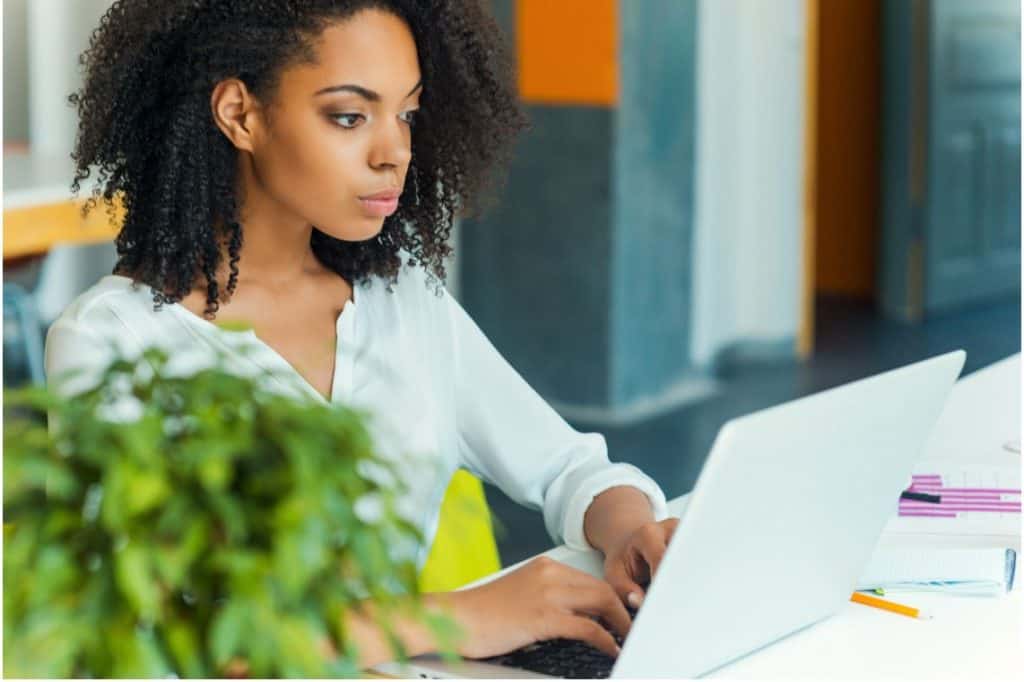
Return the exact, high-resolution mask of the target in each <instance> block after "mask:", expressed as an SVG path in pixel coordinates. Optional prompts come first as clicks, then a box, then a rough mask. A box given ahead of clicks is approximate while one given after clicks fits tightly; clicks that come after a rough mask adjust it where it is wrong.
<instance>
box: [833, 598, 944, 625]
mask: <svg viewBox="0 0 1024 682" xmlns="http://www.w3.org/2000/svg"><path fill="white" fill-rule="evenodd" d="M850 601H853V602H857V603H858V604H864V605H865V606H874V607H875V608H876V609H885V610H886V611H892V612H893V613H898V614H900V615H901V616H910V617H911V618H918V619H921V620H929V619H930V618H931V616H930V615H928V614H926V613H924V612H923V611H921V610H920V609H915V608H914V607H913V606H904V605H903V604H897V603H896V602H893V601H889V600H887V599H879V598H878V597H872V596H870V595H867V594H862V593H860V592H854V593H853V594H852V595H851V596H850Z"/></svg>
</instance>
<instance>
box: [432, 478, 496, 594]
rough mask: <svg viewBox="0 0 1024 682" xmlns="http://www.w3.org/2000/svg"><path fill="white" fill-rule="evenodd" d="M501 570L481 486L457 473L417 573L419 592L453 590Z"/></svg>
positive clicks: (472, 479)
mask: <svg viewBox="0 0 1024 682" xmlns="http://www.w3.org/2000/svg"><path fill="white" fill-rule="evenodd" d="M500 568H501V560H500V559H499V558H498V545H497V543H495V541H494V528H493V526H492V525H491V514H490V510H489V509H488V507H487V500H486V498H485V497H484V486H483V484H482V483H481V482H480V480H479V479H478V478H476V477H475V476H473V475H472V474H470V473H469V472H468V471H463V470H459V471H456V472H455V475H454V476H452V480H451V481H450V482H449V483H448V489H447V490H446V491H445V494H444V500H443V501H442V503H441V518H440V520H439V522H438V527H437V536H436V537H435V538H434V544H433V545H432V546H431V548H430V554H429V555H428V556H427V561H426V563H425V564H424V565H423V570H422V571H421V572H420V589H421V590H422V591H424V592H444V591H448V590H454V589H456V588H458V587H462V586H463V585H465V584H466V583H470V582H473V581H474V580H476V579H477V578H482V577H483V576H485V575H489V574H490V573H494V572H495V571H497V570H499V569H500Z"/></svg>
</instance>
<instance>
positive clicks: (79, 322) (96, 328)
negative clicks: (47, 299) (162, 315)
mask: <svg viewBox="0 0 1024 682" xmlns="http://www.w3.org/2000/svg"><path fill="white" fill-rule="evenodd" d="M154 319H155V315H154V310H153V294H152V290H151V289H150V287H149V286H147V285H145V284H141V283H139V282H136V281H134V280H132V279H131V278H130V277H125V276H122V275H107V276H105V277H102V278H101V279H100V280H99V281H98V282H96V283H95V284H93V285H92V286H91V287H89V288H88V289H86V290H85V291H84V292H82V293H81V294H79V295H78V296H77V297H76V298H75V299H74V300H73V301H72V302H71V303H70V304H69V305H68V306H67V307H66V308H65V309H64V310H63V312H61V314H60V315H59V316H58V317H57V319H56V320H55V321H54V323H53V326H54V327H65V326H66V327H76V328H79V329H83V330H87V331H91V332H94V333H96V334H100V333H103V332H107V331H113V332H115V333H118V332H124V331H127V330H126V328H128V329H130V328H132V327H134V326H136V325H137V324H139V323H144V324H146V325H147V326H151V325H152V323H153V320H154Z"/></svg>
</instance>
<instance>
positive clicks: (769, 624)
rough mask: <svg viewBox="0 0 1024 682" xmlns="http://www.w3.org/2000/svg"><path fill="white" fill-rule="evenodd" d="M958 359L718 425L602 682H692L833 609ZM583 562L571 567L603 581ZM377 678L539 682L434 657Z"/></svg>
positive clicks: (936, 411)
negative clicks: (657, 681)
mask: <svg viewBox="0 0 1024 682" xmlns="http://www.w3.org/2000/svg"><path fill="white" fill-rule="evenodd" d="M964 358H965V353H964V352H963V351H955V352H952V353H947V354H945V355H940V356H937V357H935V358H932V359H929V360H925V361H923V362H918V363H915V364H912V365H908V366H906V367H902V368H900V369H896V370H893V371H890V372H886V373H884V374H879V375H877V376H874V377H870V378H868V379H863V380H860V381H856V382H854V383H850V384H846V385H845V386H840V387H838V388H834V389H831V390H828V391H824V392H822V393H818V394H816V395H812V396H808V397H805V398H801V399H799V400H794V401H792V402H789V403H786V404H783V405H780V406H777V407H772V408H769V409H766V410H762V411H760V412H755V413H753V414H750V415H747V416H744V417H740V418H738V419H733V420H731V421H729V422H728V423H726V424H725V425H724V426H723V427H722V429H721V430H720V431H719V433H718V437H717V438H716V440H715V443H714V446H713V447H712V449H711V454H710V455H709V456H708V458H707V461H706V462H705V464H704V468H703V469H702V471H701V473H700V477H699V478H698V480H697V484H696V486H695V487H694V489H693V493H692V494H691V495H690V496H689V501H688V504H687V505H686V508H685V510H684V512H683V513H682V514H681V519H682V520H681V522H680V524H679V526H678V528H677V529H676V532H675V535H674V537H673V539H672V542H671V543H670V545H669V547H668V550H667V552H666V554H665V557H664V559H663V560H662V563H661V567H660V569H659V571H658V574H657V576H655V579H654V581H653V582H652V583H651V585H650V587H649V590H648V594H647V596H646V598H645V600H644V604H643V607H642V608H641V609H640V611H639V612H638V613H637V614H636V617H635V619H634V621H633V626H632V629H631V631H630V634H629V636H628V637H627V638H626V640H625V642H624V644H623V647H622V653H621V654H620V655H619V657H618V659H617V660H616V661H614V663H613V664H611V661H610V659H609V664H610V670H606V671H605V672H603V673H600V674H599V676H602V677H603V676H607V675H610V676H611V677H617V678H637V677H645V678H650V677H655V678H665V677H675V678H678V677H697V676H700V675H703V674H706V673H708V672H710V671H712V670H715V669H716V668H719V667H721V666H723V665H726V664H728V663H730V662H732V661H734V660H736V659H738V658H741V657H743V656H744V655H746V654H748V653H750V652H752V651H754V650H756V649H759V648H762V647H764V646H766V645H768V644H771V643H773V642H775V641H777V640H780V639H782V638H784V637H786V636H787V635H790V634H792V633H794V632H796V631H797V630H801V629H803V628H806V627H807V626H809V625H812V624H814V623H817V622H818V621H821V620H823V619H825V618H828V617H829V616H830V615H832V614H834V613H836V612H837V611H839V610H840V609H842V608H843V607H844V606H845V604H846V603H847V602H848V600H849V598H850V594H851V593H852V592H853V590H854V588H855V586H856V583H857V580H858V578H859V577H860V573H861V572H862V570H863V569H864V567H865V566H866V564H867V562H868V560H869V559H870V557H871V554H872V551H873V550H874V548H875V545H876V543H877V542H878V539H879V537H880V536H881V534H882V530H883V528H884V527H885V524H886V522H887V521H888V520H889V519H890V518H891V517H892V516H893V514H894V513H895V512H896V509H897V505H898V499H899V494H900V492H901V491H902V490H904V489H905V488H906V487H907V486H908V484H909V481H910V475H911V472H912V469H913V466H914V464H915V463H916V462H917V461H918V458H919V457H920V455H921V454H922V450H923V448H924V445H925V443H926V442H927V439H928V435H929V433H930V432H931V430H932V427H933V426H934V425H935V423H936V421H937V420H938V418H939V415H940V414H941V412H942V408H943V405H944V404H945V402H946V398H947V397H948V395H949V392H950V389H951V388H952V386H953V383H954V382H955V381H956V379H957V377H958V376H959V374H960V370H961V369H962V367H963V363H964ZM562 551H563V552H564V548H563V550H562ZM592 554H594V555H596V553H592ZM594 558H595V557H589V558H588V557H586V555H581V561H579V562H577V561H573V562H572V563H576V564H577V565H580V566H586V567H587V568H588V569H589V570H591V572H593V573H595V574H596V575H600V570H601V562H600V561H599V560H594ZM495 617H500V614H495ZM577 646H579V647H584V648H585V646H584V645H582V644H579V643H577ZM534 649H536V647H534ZM514 658H515V657H514V656H512V657H503V658H502V659H499V660H512V659H514ZM376 670H377V671H378V672H382V673H385V674H390V675H399V676H403V677H421V678H447V677H474V678H488V677H500V678H511V677H538V676H544V675H539V674H538V673H536V672H531V671H530V670H525V669H522V668H514V667H509V666H507V665H498V664H495V663H492V662H480V661H464V662H461V663H454V664H450V663H445V662H443V661H441V660H440V659H439V658H438V657H436V656H421V657H417V658H414V659H412V661H410V663H409V664H408V666H407V667H404V668H403V667H399V666H397V665H395V664H388V665H385V666H380V667H378V668H377V669H376Z"/></svg>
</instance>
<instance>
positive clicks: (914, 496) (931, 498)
mask: <svg viewBox="0 0 1024 682" xmlns="http://www.w3.org/2000/svg"><path fill="white" fill-rule="evenodd" d="M900 499H901V500H915V501H917V502H932V503H933V504H938V503H939V502H942V498H941V497H940V496H938V495H929V494H928V493H912V492H910V491H909V490H904V491H903V492H902V493H900Z"/></svg>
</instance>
